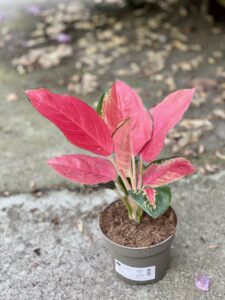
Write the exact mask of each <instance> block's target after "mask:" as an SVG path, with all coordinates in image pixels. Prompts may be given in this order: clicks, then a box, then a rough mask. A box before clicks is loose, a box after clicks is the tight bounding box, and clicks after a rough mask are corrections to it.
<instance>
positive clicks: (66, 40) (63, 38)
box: [56, 32, 72, 44]
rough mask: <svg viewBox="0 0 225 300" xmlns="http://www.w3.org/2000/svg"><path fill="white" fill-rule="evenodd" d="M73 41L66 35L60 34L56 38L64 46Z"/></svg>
mask: <svg viewBox="0 0 225 300" xmlns="http://www.w3.org/2000/svg"><path fill="white" fill-rule="evenodd" d="M71 40H72V37H71V35H69V34H66V33H63V32H61V33H59V34H58V35H57V37H56V41H57V42H59V43H62V44H65V43H69V42H70V41H71Z"/></svg>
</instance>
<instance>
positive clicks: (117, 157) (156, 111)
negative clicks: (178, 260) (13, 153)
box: [26, 81, 195, 284]
mask: <svg viewBox="0 0 225 300" xmlns="http://www.w3.org/2000/svg"><path fill="white" fill-rule="evenodd" d="M26 94H27V97H28V99H29V100H30V102H31V103H32V105H33V107H34V108H35V109H36V110H37V111H38V112H39V113H40V114H42V115H43V116H44V117H46V118H47V119H49V120H50V121H52V122H53V123H54V124H55V125H56V126H57V127H58V128H59V129H60V130H61V131H62V132H63V134H64V135H65V136H66V138H67V139H68V140H69V141H70V142H71V143H72V144H74V145H76V146H78V147H80V148H83V149H85V150H88V151H90V152H93V153H95V154H97V155H99V157H93V156H89V155H85V154H73V155H65V156H61V157H56V158H53V159H50V160H49V161H48V164H49V165H50V166H51V167H52V168H53V169H54V170H56V171H57V172H58V173H59V174H60V175H62V176H64V177H66V178H68V179H70V180H72V181H75V182H79V183H82V184H88V185H98V184H106V185H107V184H108V183H109V182H110V183H112V182H113V188H115V189H116V191H117V193H118V195H119V200H117V201H115V202H113V203H111V204H110V205H108V206H107V207H106V208H105V209H104V210H103V211H102V212H101V214H100V217H99V225H100V230H101V232H102V234H103V236H104V240H105V243H106V245H107V246H108V248H109V250H110V252H111V255H112V257H113V260H114V266H115V271H116V274H117V275H118V276H119V277H120V278H122V279H123V280H124V281H126V282H128V283H131V284H133V283H138V284H143V283H153V282H156V281H158V280H159V279H161V278H162V277H163V276H164V274H165V273H166V271H167V268H168V265H169V253H170V246H171V243H172V241H173V238H174V234H175V230H176V225H177V219H176V214H175V212H174V210H173V209H172V208H171V206H170V205H171V191H170V188H169V187H168V184H169V183H171V182H173V181H175V180H178V179H180V178H182V177H184V176H186V175H191V174H193V173H194V171H195V169H194V167H193V166H192V164H191V163H190V162H189V161H188V160H187V159H186V158H183V157H173V158H166V159H158V160H156V159H157V157H158V156H159V154H160V152H161V150H162V148H163V145H164V140H165V137H166V135H167V133H168V131H169V130H170V129H171V128H172V127H174V126H175V125H176V123H177V122H178V121H179V120H180V119H181V118H182V116H183V114H184V112H185V111H186V110H187V108H188V106H189V104H190V102H191V100H192V97H193V94H194V89H185V90H179V91H176V92H174V93H172V94H170V95H169V96H167V97H166V98H165V99H164V100H163V101H162V102H161V103H159V104H158V105H156V106H155V107H153V108H152V109H151V110H150V111H147V110H146V109H145V107H144V106H143V103H142V101H141V99H140V97H139V96H138V95H137V93H136V92H135V91H134V90H132V89H131V88H130V87H129V86H128V85H127V84H125V83H123V82H122V81H116V82H115V83H114V84H113V85H112V86H111V87H110V88H109V89H108V90H107V91H106V92H105V93H104V95H103V96H102V97H101V98H100V100H99V103H98V107H97V112H96V111H95V110H94V109H93V108H91V107H90V106H88V105H87V104H86V103H84V102H82V101H81V100H79V99H78V98H75V97H72V96H68V95H58V94H53V93H52V92H51V91H49V90H47V89H35V90H29V91H27V92H26Z"/></svg>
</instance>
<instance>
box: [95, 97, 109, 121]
mask: <svg viewBox="0 0 225 300" xmlns="http://www.w3.org/2000/svg"><path fill="white" fill-rule="evenodd" d="M106 93H107V92H104V93H103V94H102V96H101V97H100V98H99V100H98V105H97V109H96V110H97V113H98V114H99V115H100V116H102V103H103V100H104V98H105V95H106Z"/></svg>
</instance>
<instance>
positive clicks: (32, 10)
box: [27, 5, 41, 16]
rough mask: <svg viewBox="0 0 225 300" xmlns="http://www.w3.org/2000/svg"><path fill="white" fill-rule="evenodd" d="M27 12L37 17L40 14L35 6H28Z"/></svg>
mask: <svg viewBox="0 0 225 300" xmlns="http://www.w3.org/2000/svg"><path fill="white" fill-rule="evenodd" d="M27 11H28V12H29V13H30V14H31V15H34V16H38V15H40V13H41V9H40V7H39V6H37V5H29V6H28V8H27Z"/></svg>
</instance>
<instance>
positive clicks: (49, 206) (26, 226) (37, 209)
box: [0, 172, 225, 300]
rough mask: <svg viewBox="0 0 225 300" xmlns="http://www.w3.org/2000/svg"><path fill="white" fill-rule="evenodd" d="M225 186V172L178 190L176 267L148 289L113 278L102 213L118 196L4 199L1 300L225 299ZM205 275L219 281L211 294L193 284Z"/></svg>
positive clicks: (64, 193)
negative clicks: (100, 227) (101, 227)
mask: <svg viewBox="0 0 225 300" xmlns="http://www.w3.org/2000/svg"><path fill="white" fill-rule="evenodd" d="M224 180H225V173H224V172H222V173H219V174H216V175H211V176H207V177H198V176H194V177H193V178H192V179H188V180H183V181H182V182H180V183H179V184H176V186H175V187H174V188H173V206H174V208H175V210H176V212H177V215H178V230H177V234H176V239H175V241H174V244H173V246H172V253H171V263H170V269H169V271H168V273H167V275H166V276H165V277H164V279H163V280H162V281H160V282H158V283H156V284H154V285H146V286H129V285H127V284H125V283H123V282H122V281H120V280H119V279H118V278H117V277H116V276H115V275H114V274H113V269H112V262H111V258H110V256H109V254H108V252H107V249H105V248H104V246H103V242H102V240H101V236H100V232H99V230H98V225H97V216H98V213H99V211H100V210H101V209H102V207H103V206H104V205H105V204H106V203H109V202H110V201H112V200H113V199H115V196H116V195H115V194H114V193H113V192H112V191H110V190H106V191H95V192H93V193H87V194H82V193H77V192H71V191H67V190H63V191H52V192H46V193H44V194H43V195H39V197H37V196H35V195H31V194H19V195H14V196H9V197H2V198H0V238H1V241H2V242H1V244H0V261H1V272H0V299H4V300H14V299H19V300H30V299H34V300H39V299H44V300H55V299H60V300H62V299H65V300H69V299H70V300H73V299H74V300H86V299H88V300H89V299H90V300H95V299H96V300H98V299H101V300H106V299H107V300H108V299H121V300H122V299H129V300H132V299H154V300H155V299H159V300H163V299H166V300H173V299H176V300H195V299H200V300H207V299H208V300H218V299H224V298H225V291H224V285H225V281H224V278H225V271H224V268H223V264H224V259H225V246H224V237H225V230H224V226H223V225H224V213H223V212H224V210H225V201H224V199H225V190H224V189H221V186H223V184H224ZM211 245H215V248H213V247H212V248H211ZM199 274H207V275H208V276H209V277H210V278H211V280H212V285H211V289H210V291H209V292H208V293H205V292H201V291H199V290H197V289H196V288H195V286H194V280H195V277H196V276H197V275H199Z"/></svg>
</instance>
